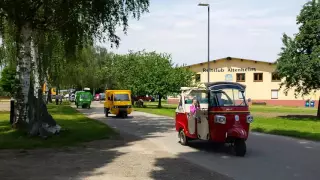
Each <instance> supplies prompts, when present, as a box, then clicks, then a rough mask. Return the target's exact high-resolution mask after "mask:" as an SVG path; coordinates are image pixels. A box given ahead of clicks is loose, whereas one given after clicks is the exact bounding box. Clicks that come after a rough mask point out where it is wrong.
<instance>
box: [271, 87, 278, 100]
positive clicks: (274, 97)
mask: <svg viewBox="0 0 320 180" xmlns="http://www.w3.org/2000/svg"><path fill="white" fill-rule="evenodd" d="M271 99H278V90H277V89H273V90H271Z"/></svg>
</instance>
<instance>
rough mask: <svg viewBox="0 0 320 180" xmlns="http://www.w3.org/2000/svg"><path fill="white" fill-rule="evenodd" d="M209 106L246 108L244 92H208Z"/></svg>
mask: <svg viewBox="0 0 320 180" xmlns="http://www.w3.org/2000/svg"><path fill="white" fill-rule="evenodd" d="M210 106H211V107H212V106H214V107H216V106H247V103H246V101H245V95H244V92H242V91H240V90H239V89H229V88H228V89H220V90H217V91H211V92H210Z"/></svg>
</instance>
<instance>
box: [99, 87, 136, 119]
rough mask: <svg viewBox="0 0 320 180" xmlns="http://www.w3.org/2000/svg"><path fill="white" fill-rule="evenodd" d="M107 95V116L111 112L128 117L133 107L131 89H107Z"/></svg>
mask: <svg viewBox="0 0 320 180" xmlns="http://www.w3.org/2000/svg"><path fill="white" fill-rule="evenodd" d="M105 97H106V101H105V102H104V112H105V116H106V117H108V114H109V113H111V114H114V115H116V116H121V117H127V116H128V114H131V112H132V110H133V109H132V103H131V91H130V90H106V91H105Z"/></svg>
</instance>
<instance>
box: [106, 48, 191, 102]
mask: <svg viewBox="0 0 320 180" xmlns="http://www.w3.org/2000/svg"><path fill="white" fill-rule="evenodd" d="M112 67H113V72H114V74H113V75H114V77H115V78H116V86H115V87H116V88H119V89H130V90H132V92H133V94H135V95H145V94H150V95H161V96H164V95H167V94H168V93H173V92H179V90H180V87H181V86H187V85H189V84H190V83H191V80H192V72H190V71H189V70H187V69H186V68H183V67H179V66H177V65H176V66H174V64H173V62H172V60H171V57H170V55H168V54H165V53H156V52H145V51H139V52H129V53H128V54H127V55H117V56H114V61H113V66H112Z"/></svg>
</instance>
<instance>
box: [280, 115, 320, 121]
mask: <svg viewBox="0 0 320 180" xmlns="http://www.w3.org/2000/svg"><path fill="white" fill-rule="evenodd" d="M278 117H280V118H284V119H289V120H296V121H320V118H319V117H317V116H315V115H286V116H278Z"/></svg>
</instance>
